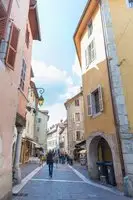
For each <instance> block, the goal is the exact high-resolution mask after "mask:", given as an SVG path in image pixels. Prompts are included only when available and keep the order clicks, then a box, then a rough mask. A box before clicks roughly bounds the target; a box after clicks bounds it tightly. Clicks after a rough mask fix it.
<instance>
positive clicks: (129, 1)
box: [127, 0, 133, 8]
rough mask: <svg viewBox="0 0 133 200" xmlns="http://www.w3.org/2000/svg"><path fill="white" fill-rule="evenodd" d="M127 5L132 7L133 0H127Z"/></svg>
mask: <svg viewBox="0 0 133 200" xmlns="http://www.w3.org/2000/svg"><path fill="white" fill-rule="evenodd" d="M127 3H128V7H129V8H133V0H127Z"/></svg>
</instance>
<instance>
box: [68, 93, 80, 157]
mask: <svg viewBox="0 0 133 200" xmlns="http://www.w3.org/2000/svg"><path fill="white" fill-rule="evenodd" d="M65 107H66V110H67V135H68V153H69V155H70V156H71V157H73V158H74V159H77V158H76V157H77V155H76V154H77V153H78V152H77V153H76V152H75V150H76V148H75V145H76V144H78V143H80V142H81V141H83V140H84V106H83V93H82V91H81V92H80V93H78V94H77V95H76V96H74V97H73V98H71V99H69V100H67V101H66V102H65Z"/></svg>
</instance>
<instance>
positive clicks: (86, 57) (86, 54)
mask: <svg viewBox="0 0 133 200" xmlns="http://www.w3.org/2000/svg"><path fill="white" fill-rule="evenodd" d="M88 56H89V55H88V47H87V49H86V50H85V65H86V68H87V67H88V64H89V62H88V59H89V57H88Z"/></svg>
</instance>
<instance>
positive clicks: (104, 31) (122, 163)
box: [99, 0, 125, 177]
mask: <svg viewBox="0 0 133 200" xmlns="http://www.w3.org/2000/svg"><path fill="white" fill-rule="evenodd" d="M101 1H102V0H100V1H99V5H100V13H101V22H102V29H103V36H104V46H105V54H106V61H107V70H108V75H109V76H108V77H109V86H110V93H111V100H112V107H113V116H114V122H115V128H116V138H117V142H118V149H119V155H120V161H121V167H122V175H123V177H124V176H125V165H124V159H123V154H122V144H121V139H120V130H119V125H118V123H117V118H116V116H117V112H116V109H115V104H114V99H113V93H112V78H111V73H110V70H109V66H110V62H109V59H108V54H109V53H108V48H107V45H106V41H107V40H106V39H107V33H106V29H105V27H104V17H103V15H102V9H101ZM105 38H106V39H105Z"/></svg>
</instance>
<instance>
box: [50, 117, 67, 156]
mask: <svg viewBox="0 0 133 200" xmlns="http://www.w3.org/2000/svg"><path fill="white" fill-rule="evenodd" d="M47 150H48V151H49V150H54V151H60V152H62V153H63V152H68V139H67V121H64V122H63V121H62V120H61V121H60V123H58V124H55V125H53V126H52V127H50V129H49V130H48V133H47Z"/></svg>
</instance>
